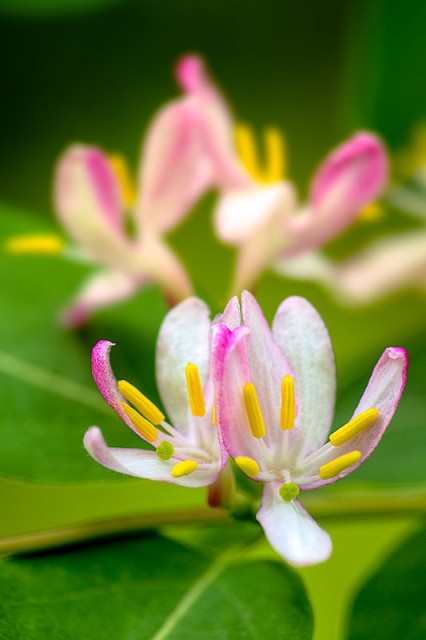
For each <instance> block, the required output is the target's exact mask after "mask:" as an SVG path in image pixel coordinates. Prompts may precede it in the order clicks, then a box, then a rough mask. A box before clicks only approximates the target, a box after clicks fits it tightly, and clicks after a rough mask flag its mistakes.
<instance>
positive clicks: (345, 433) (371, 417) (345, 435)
mask: <svg viewBox="0 0 426 640" xmlns="http://www.w3.org/2000/svg"><path fill="white" fill-rule="evenodd" d="M378 417H379V410H378V409H375V408H371V409H366V410H365V411H363V412H362V413H360V414H359V415H357V416H356V417H355V418H354V419H353V420H350V421H349V422H348V423H347V424H345V425H343V427H340V429H337V431H335V432H334V433H332V434H331V435H330V436H329V440H330V442H331V444H332V445H333V447H339V446H340V445H341V444H345V442H348V441H349V440H352V438H353V437H354V436H356V435H358V433H359V432H360V431H362V430H363V429H366V428H367V427H369V426H370V425H372V424H373V423H374V422H375V421H376V420H377V418H378Z"/></svg>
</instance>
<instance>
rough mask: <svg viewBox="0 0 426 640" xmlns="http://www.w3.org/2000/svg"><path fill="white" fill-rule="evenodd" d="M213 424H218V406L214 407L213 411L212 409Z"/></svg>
mask: <svg viewBox="0 0 426 640" xmlns="http://www.w3.org/2000/svg"><path fill="white" fill-rule="evenodd" d="M212 424H217V417H216V405H215V404H214V405H213V409H212Z"/></svg>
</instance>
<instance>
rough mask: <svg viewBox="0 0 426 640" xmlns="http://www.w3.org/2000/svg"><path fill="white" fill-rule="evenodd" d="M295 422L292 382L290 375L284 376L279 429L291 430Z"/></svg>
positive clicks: (294, 398)
mask: <svg viewBox="0 0 426 640" xmlns="http://www.w3.org/2000/svg"><path fill="white" fill-rule="evenodd" d="M295 420H296V397H295V395H294V380H293V378H292V376H291V375H289V374H287V375H286V376H284V378H283V379H282V382H281V414H280V424H281V429H284V431H287V430H288V429H293V427H294V423H295Z"/></svg>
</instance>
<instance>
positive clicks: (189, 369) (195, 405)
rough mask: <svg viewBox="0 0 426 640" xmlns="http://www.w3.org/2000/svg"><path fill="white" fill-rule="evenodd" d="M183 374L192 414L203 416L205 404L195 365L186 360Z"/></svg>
mask: <svg viewBox="0 0 426 640" xmlns="http://www.w3.org/2000/svg"><path fill="white" fill-rule="evenodd" d="M185 375H186V386H187V388H188V397H189V404H190V405H191V412H192V415H193V416H204V415H205V413H206V405H205V403H204V395H203V387H202V386H201V380H200V374H199V372H198V367H197V365H196V364H193V363H192V362H188V364H187V365H186V367H185Z"/></svg>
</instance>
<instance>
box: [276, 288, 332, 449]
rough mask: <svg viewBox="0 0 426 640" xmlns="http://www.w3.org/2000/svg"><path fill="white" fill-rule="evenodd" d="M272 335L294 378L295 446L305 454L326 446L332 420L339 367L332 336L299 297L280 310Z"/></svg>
mask: <svg viewBox="0 0 426 640" xmlns="http://www.w3.org/2000/svg"><path fill="white" fill-rule="evenodd" d="M273 335H274V338H275V340H276V342H277V343H278V344H279V345H280V347H281V349H282V351H283V352H284V354H285V356H286V358H287V360H288V362H289V365H290V368H291V369H292V371H293V374H294V377H295V389H296V399H297V416H296V425H295V427H294V433H292V436H293V437H294V438H295V439H294V440H293V442H292V447H293V446H294V452H295V454H297V455H306V454H307V453H310V452H311V451H314V450H315V449H316V448H317V447H318V446H320V445H321V444H323V442H324V441H325V440H326V438H327V434H328V432H329V430H330V425H331V423H332V420H333V412H334V401H335V394H336V368H335V362H334V354H333V348H332V346H331V341H330V336H329V334H328V331H327V329H326V327H325V325H324V322H323V321H322V319H321V317H320V316H319V314H318V313H317V311H316V310H315V309H314V308H313V306H312V305H311V304H310V303H309V302H308V301H307V300H305V299H304V298H300V297H297V296H294V297H291V298H287V300H284V302H283V303H282V304H281V306H280V307H279V309H278V311H277V313H276V315H275V318H274V323H273ZM296 435H297V439H296Z"/></svg>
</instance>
